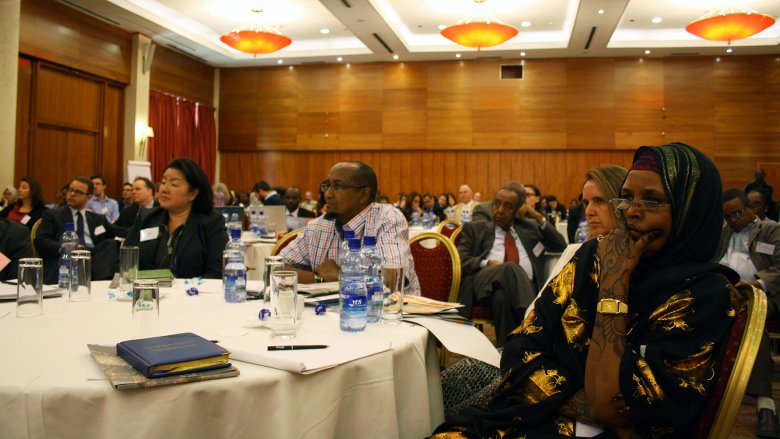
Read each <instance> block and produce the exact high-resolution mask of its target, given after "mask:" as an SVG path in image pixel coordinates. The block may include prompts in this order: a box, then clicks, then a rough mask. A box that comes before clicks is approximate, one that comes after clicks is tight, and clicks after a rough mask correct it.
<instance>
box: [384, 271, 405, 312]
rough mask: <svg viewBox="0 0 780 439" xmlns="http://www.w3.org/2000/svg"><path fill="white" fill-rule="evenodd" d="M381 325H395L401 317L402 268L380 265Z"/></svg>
mask: <svg viewBox="0 0 780 439" xmlns="http://www.w3.org/2000/svg"><path fill="white" fill-rule="evenodd" d="M382 291H383V293H384V300H383V305H382V323H385V324H390V325H397V324H399V323H400V322H401V318H402V317H403V303H404V267H403V266H402V265H382Z"/></svg>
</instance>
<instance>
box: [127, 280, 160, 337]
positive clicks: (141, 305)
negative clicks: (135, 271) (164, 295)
mask: <svg viewBox="0 0 780 439" xmlns="http://www.w3.org/2000/svg"><path fill="white" fill-rule="evenodd" d="M159 330H160V287H159V283H158V282H157V281H156V280H136V281H135V282H133V338H146V337H154V336H156V335H158V332H159Z"/></svg>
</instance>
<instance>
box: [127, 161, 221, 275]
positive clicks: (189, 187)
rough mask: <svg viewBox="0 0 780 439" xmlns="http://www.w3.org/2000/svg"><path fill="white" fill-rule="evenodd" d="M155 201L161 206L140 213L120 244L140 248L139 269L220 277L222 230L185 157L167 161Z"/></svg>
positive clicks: (199, 176) (204, 185) (205, 184)
mask: <svg viewBox="0 0 780 439" xmlns="http://www.w3.org/2000/svg"><path fill="white" fill-rule="evenodd" d="M158 200H159V201H158V202H159V203H160V207H155V208H153V209H152V210H150V211H149V212H148V213H146V214H145V215H143V216H142V217H141V218H140V220H139V221H137V222H136V223H135V225H133V227H132V228H131V229H130V232H128V234H127V239H126V240H125V245H137V246H138V247H140V251H139V253H140V255H139V267H138V268H139V269H141V270H149V269H156V268H169V269H170V270H171V272H172V273H173V275H174V276H176V277H179V278H192V277H198V276H202V277H205V278H211V279H217V278H220V277H222V252H223V251H224V250H225V244H227V240H228V236H227V229H226V228H225V219H224V218H223V217H222V215H220V214H219V213H217V212H216V211H215V210H214V209H213V205H212V202H213V201H212V200H213V194H212V193H211V187H210V186H209V181H208V178H207V177H206V173H205V172H203V169H201V167H200V166H198V164H197V163H195V162H193V161H192V160H190V159H188V158H183V157H182V158H177V159H174V160H171V162H170V163H168V166H167V167H166V168H165V172H164V173H163V177H162V182H160V192H159V194H158Z"/></svg>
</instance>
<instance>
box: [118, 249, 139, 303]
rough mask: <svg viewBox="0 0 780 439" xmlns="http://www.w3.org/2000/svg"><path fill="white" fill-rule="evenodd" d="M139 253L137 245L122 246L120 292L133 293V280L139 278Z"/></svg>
mask: <svg viewBox="0 0 780 439" xmlns="http://www.w3.org/2000/svg"><path fill="white" fill-rule="evenodd" d="M138 255H139V250H138V247H136V246H122V247H121V248H120V249H119V292H120V294H121V295H123V296H125V295H131V294H132V291H133V282H134V281H135V280H136V279H137V278H138Z"/></svg>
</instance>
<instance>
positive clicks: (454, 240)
mask: <svg viewBox="0 0 780 439" xmlns="http://www.w3.org/2000/svg"><path fill="white" fill-rule="evenodd" d="M462 231H463V227H458V228H457V229H456V230H455V231H454V232H452V235H450V241H452V243H453V244H455V247H457V246H458V244H459V243H460V232H462Z"/></svg>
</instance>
